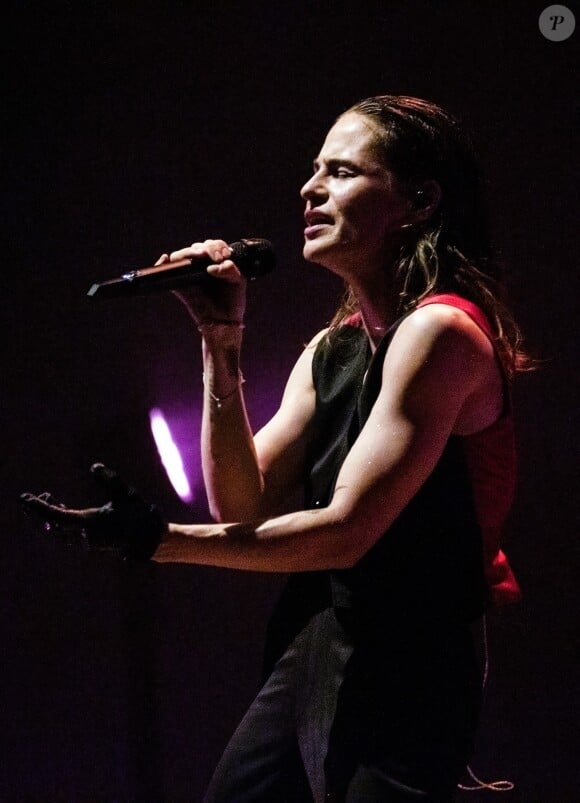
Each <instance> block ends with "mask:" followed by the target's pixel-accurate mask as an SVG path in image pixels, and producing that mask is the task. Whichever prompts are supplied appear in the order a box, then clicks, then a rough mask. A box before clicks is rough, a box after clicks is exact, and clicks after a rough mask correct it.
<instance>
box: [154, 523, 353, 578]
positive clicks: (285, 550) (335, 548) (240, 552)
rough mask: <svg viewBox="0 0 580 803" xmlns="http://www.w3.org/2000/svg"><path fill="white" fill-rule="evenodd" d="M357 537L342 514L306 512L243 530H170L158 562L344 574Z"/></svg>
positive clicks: (222, 527)
mask: <svg viewBox="0 0 580 803" xmlns="http://www.w3.org/2000/svg"><path fill="white" fill-rule="evenodd" d="M353 547H354V545H353V531H352V528H351V527H350V526H349V524H348V521H347V520H346V519H345V518H344V517H340V516H339V515H338V514H337V512H336V510H334V509H332V508H323V509H320V510H303V511H298V512H296V513H287V514H285V515H283V516H277V517H275V518H272V519H267V520H264V521H256V522H246V523H238V524H209V525H205V524H173V523H172V524H169V525H168V531H167V535H166V537H165V538H164V539H163V541H162V543H161V544H160V546H159V547H158V549H157V551H156V552H155V554H154V556H153V560H155V561H157V562H159V563H193V564H198V565H207V566H220V567H223V568H229V569H242V570H249V571H259V572H284V573H286V572H301V571H318V570H324V569H343V568H347V567H348V566H350V565H351V563H352V556H353V555H354V554H355V551H356V550H355V549H354V548H353Z"/></svg>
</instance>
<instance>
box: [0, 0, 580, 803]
mask: <svg viewBox="0 0 580 803" xmlns="http://www.w3.org/2000/svg"><path fill="white" fill-rule="evenodd" d="M546 5H548V3H547V2H544V3H542V2H540V3H538V2H530V1H529V0H528V1H527V2H523V1H522V2H520V1H519V0H508V1H507V2H504V3H495V2H491V0H490V2H466V0H449V1H448V2H445V1H444V0H440V1H439V2H436V1H435V0H432V1H431V2H430V1H429V0H407V2H403V1H402V0H397V1H396V2H388V0H385V2H382V3H365V2H359V3H351V4H346V5H344V6H343V5H339V4H338V3H325V2H297V3H294V4H290V3H288V4H287V5H284V4H275V3H269V4H268V3H264V4H261V5H260V4H248V3H242V4H240V6H239V7H237V8H236V7H234V6H233V5H230V4H226V3H221V4H220V3H216V4H215V6H214V7H213V8H211V7H210V6H209V5H208V6H203V5H199V4H194V3H167V4H161V3H158V4H148V3H134V4H133V3H124V4H120V5H119V4H113V3H93V2H84V3H79V4H73V3H70V4H67V3H61V4H59V5H55V4H40V3H26V2H22V3H17V4H14V3H13V4H12V5H11V6H8V7H6V6H5V7H4V11H3V12H2V14H3V15H4V25H3V30H2V44H3V48H2V49H3V51H4V54H5V56H6V61H7V65H6V67H5V69H4V71H3V75H4V79H5V82H6V84H5V86H6V95H5V100H4V103H3V112H4V125H3V130H2V135H3V140H4V146H3V155H2V160H3V165H2V174H3V177H4V179H5V188H6V191H5V193H4V199H5V202H4V206H5V208H4V210H3V221H4V223H5V229H6V235H7V236H6V238H5V245H4V255H3V256H4V259H3V266H2V271H3V281H2V297H1V305H0V306H1V311H2V332H3V344H4V346H5V348H4V349H3V357H2V367H1V370H2V374H1V375H2V377H3V383H2V384H3V394H2V395H3V401H2V413H3V420H2V433H3V449H2V457H3V459H2V477H1V486H0V487H1V489H2V496H3V501H2V507H1V510H2V537H1V540H0V550H1V552H0V559H1V568H0V572H1V575H0V582H1V586H0V588H1V591H0V594H1V598H0V625H1V634H0V637H1V644H2V647H3V658H2V662H1V666H2V669H1V673H2V674H1V677H0V734H1V738H2V744H1V745H0V748H1V749H0V799H1V800H2V801H8V802H9V803H18V802H19V801H34V802H35V803H36V802H38V803H45V801H46V802H50V803H52V802H53V801H66V802H67V803H68V802H69V801H70V802H71V803H73V802H76V801H79V802H80V801H83V802H84V801H95V802H99V801H107V803H113V801H122V802H124V801H133V800H135V801H142V800H152V801H164V800H166V801H170V803H179V802H180V801H197V800H199V799H200V795H201V793H202V789H203V788H204V786H205V783H206V782H207V779H208V777H209V775H210V773H211V769H212V767H213V765H214V763H215V762H216V760H217V758H218V756H219V754H220V751H221V749H222V747H223V745H224V744H225V742H226V740H227V738H228V735H229V734H230V732H231V730H232V728H233V727H234V725H235V723H236V722H237V720H238V719H239V717H240V716H241V714H242V712H243V710H244V708H245V707H246V705H247V704H248V703H249V702H250V700H251V698H252V696H253V694H254V692H255V690H256V685H257V682H258V676H259V663H260V651H261V644H262V638H263V633H264V628H265V622H266V620H267V616H268V612H269V610H270V608H271V605H272V602H273V599H274V598H275V594H276V591H277V589H278V587H279V585H280V582H281V578H277V577H264V576H260V575H254V574H242V573H236V572H225V571H218V570H214V569H201V568H196V567H187V566H162V567H159V566H142V567H135V566H127V565H118V564H116V563H114V562H112V561H109V560H105V559H98V560H88V559H87V557H86V556H83V555H79V554H71V553H70V552H65V553H63V551H62V549H61V548H59V547H57V546H55V545H54V544H51V543H50V541H49V540H48V539H47V538H43V537H41V535H39V534H38V533H35V532H34V531H33V528H31V527H30V525H29V523H28V522H27V521H26V520H25V519H24V517H23V516H22V515H21V513H20V511H19V509H18V506H17V503H16V501H15V500H16V499H17V496H18V494H19V493H20V492H21V491H23V490H33V491H40V490H44V489H46V488H50V490H52V491H53V493H54V494H55V495H56V496H58V497H60V498H64V499H66V500H67V501H68V502H70V503H73V504H76V503H84V502H86V501H87V500H88V499H90V500H94V499H95V492H94V489H93V487H92V485H91V482H90V479H89V478H88V467H89V466H90V464H91V463H92V462H94V461H95V460H97V459H99V460H103V461H104V462H106V463H108V464H110V465H112V466H115V467H116V468H118V469H119V471H121V472H122V473H123V474H124V475H125V476H127V477H129V478H131V480H133V481H134V482H135V484H136V485H137V486H138V487H139V488H140V489H141V490H142V492H143V493H144V494H145V495H146V496H147V497H149V498H152V499H155V500H157V501H158V502H160V504H161V505H162V506H163V508H164V510H165V512H166V514H167V515H168V516H169V517H170V518H172V519H174V520H179V521H203V520H205V519H206V518H207V511H206V504H205V500H204V497H203V491H202V489H201V487H200V486H199V455H198V448H197V443H196V440H197V433H198V429H199V411H200V403H201V375H200V374H201V368H200V356H199V344H198V336H197V332H196V331H195V330H194V328H193V327H192V326H191V324H190V321H189V320H188V318H187V316H186V314H185V312H184V311H183V309H182V308H181V307H180V306H179V304H178V302H177V301H176V300H175V299H173V298H172V297H171V296H170V295H156V296H151V297H147V298H138V299H137V298H135V299H129V300H123V301H120V300H115V301H109V302H102V303H99V302H96V301H89V300H88V299H87V298H86V292H87V290H88V288H89V286H90V285H91V283H92V282H93V281H97V280H104V279H108V278H112V277H113V276H117V275H119V274H120V273H121V272H123V271H124V270H125V269H126V268H130V267H143V266H145V265H149V264H152V262H153V261H154V260H155V259H156V258H157V256H158V255H159V254H160V253H161V252H162V251H164V250H168V249H169V250H171V249H175V248H178V247H182V246H184V245H187V244H189V243H190V242H192V241H193V240H195V239H200V238H201V239H204V238H205V237H210V236H219V237H224V238H225V239H226V240H230V241H231V240H234V239H238V238H239V237H243V236H248V235H252V234H257V235H261V236H264V237H267V238H268V239H271V240H272V241H273V243H274V245H275V248H276V252H277V254H278V260H279V268H278V269H277V271H276V272H275V273H273V274H271V275H270V276H268V277H266V278H264V279H262V280H260V281H259V282H256V283H255V284H254V285H253V286H252V288H251V293H250V302H249V313H248V322H247V323H248V326H247V344H246V347H245V357H244V373H245V375H246V379H247V384H246V388H247V396H248V403H249V408H250V411H251V415H252V421H253V423H254V425H255V426H259V425H260V424H261V423H263V422H264V421H265V420H266V419H267V417H268V416H269V415H270V414H271V413H272V412H273V411H274V409H275V407H276V404H277V402H278V399H279V396H280V393H281V390H282V387H283V383H284V380H285V377H286V376H287V374H288V371H289V368H290V366H291V365H292V363H293V361H294V360H295V359H296V357H297V356H298V354H299V352H300V350H301V347H302V344H303V342H304V341H305V340H306V339H308V338H309V337H310V336H311V335H312V334H313V333H314V332H315V331H317V330H318V329H319V328H320V327H321V326H322V325H324V324H325V323H326V321H327V320H328V318H329V317H330V315H331V313H332V310H333V308H334V307H335V305H336V303H337V299H338V297H339V295H340V291H341V288H340V286H339V285H338V284H337V283H336V282H335V280H334V279H332V278H331V277H329V276H327V275H325V274H324V272H323V271H322V270H320V269H317V268H315V267H314V266H309V265H306V264H305V263H303V261H302V259H301V242H302V219H301V211H302V204H301V201H300V199H299V196H298V189H299V187H300V186H301V184H302V183H303V182H304V181H305V180H306V178H307V177H308V175H309V170H310V163H311V160H312V158H313V157H314V156H315V155H316V153H317V151H318V148H319V147H320V144H321V142H322V139H323V137H324V135H325V133H326V130H327V129H328V127H329V126H330V124H331V122H332V121H333V119H334V118H335V117H336V116H337V115H338V114H339V113H340V112H341V111H342V110H343V109H344V108H346V107H347V106H349V105H350V104H351V103H353V102H354V101H356V100H358V99H360V98H361V97H365V96H368V95H372V94H378V93H384V92H388V93H393V94H396V93H400V94H414V95H419V96H423V97H426V98H429V99H432V100H435V101H437V102H440V103H442V104H443V105H445V106H448V107H449V108H450V109H451V110H453V111H455V112H456V113H457V114H459V115H460V116H461V117H462V118H463V120H464V122H465V123H466V124H467V125H468V126H469V127H470V128H471V129H472V130H473V131H474V133H475V140H476V143H477V146H478V148H479V151H480V153H481V158H482V162H483V164H484V167H485V169H486V171H487V175H488V176H489V181H490V199H491V213H492V218H493V223H494V231H495V240H496V244H497V247H498V251H499V253H500V256H501V258H502V259H503V261H504V262H505V264H506V266H507V267H508V270H509V285H510V291H511V298H512V304H513V307H514V310H515V313H516V315H517V317H518V319H519V321H520V323H521V325H522V327H523V328H524V331H525V332H526V334H527V336H528V345H529V347H530V349H531V350H532V351H533V352H534V353H535V354H537V355H539V356H540V358H541V360H542V363H541V368H540V370H538V371H536V372H535V373H533V374H527V375H523V376H521V377H520V378H519V379H518V380H517V382H516V384H515V390H514V394H515V405H516V409H517V427H518V429H517V437H518V446H519V453H520V482H519V494H518V499H517V504H516V507H515V509H514V511H513V516H512V518H511V523H510V529H509V532H508V533H507V535H506V549H507V551H508V553H509V555H510V557H511V560H512V563H513V565H514V568H515V570H516V572H517V574H518V576H519V578H520V581H521V584H522V586H523V590H524V599H523V602H522V603H521V604H519V605H518V606H516V607H514V608H512V609H510V610H508V611H504V612H502V613H499V614H498V613H495V614H493V615H491V616H490V622H489V625H490V634H489V639H490V652H491V675H490V680H489V685H488V690H487V699H486V708H485V712H484V721H483V724H482V729H481V734H480V744H479V747H478V752H477V755H476V756H475V757H474V760H473V768H474V770H475V772H476V773H477V774H478V775H479V776H480V777H482V778H484V779H485V780H489V781H492V780H496V779H503V778H508V779H510V780H511V781H513V782H514V783H515V784H516V788H515V790H514V791H513V792H507V793H504V795H503V799H505V800H506V801H508V800H509V801H512V803H513V801H526V803H573V801H577V800H578V799H580V798H579V795H580V793H579V792H578V781H579V780H580V779H579V777H578V771H577V766H578V751H579V748H580V738H579V734H578V723H577V720H578V714H579V710H578V702H579V700H578V674H577V660H576V644H577V641H578V628H577V621H578V608H579V606H578V603H577V585H578V584H577V571H578V566H579V560H578V558H579V547H578V543H579V541H578V532H577V526H576V525H577V521H578V515H577V514H578V492H577V485H578V469H577V465H578V462H577V431H578V428H577V423H578V393H577V391H578V382H577V377H578V368H577V360H578V356H579V354H578V341H577V333H576V325H575V324H576V319H577V317H578V312H579V305H578V290H579V286H578V284H579V283H578V264H577V254H578V251H579V246H580V242H579V234H578V232H579V226H578V204H577V198H578V192H577V185H578V159H577V146H578V122H579V120H578V97H579V81H578V67H579V58H578V54H579V47H578V42H579V38H578V37H579V36H580V31H578V30H577V31H576V33H575V34H574V35H573V36H572V37H571V38H570V39H568V40H567V41H565V42H561V43H555V42H550V41H548V40H546V39H545V38H544V37H543V36H542V35H541V34H540V32H539V30H538V24H537V20H538V16H539V14H540V12H541V11H542V9H543V8H544V7H545V6H546ZM567 5H568V7H569V8H571V9H572V10H573V11H574V12H575V14H576V19H577V21H578V22H579V23H580V6H579V5H578V2H577V1H576V0H575V1H574V2H571V0H570V2H568V3H567ZM8 11H10V14H11V16H9V14H8ZM153 406H160V407H161V408H162V409H163V410H164V411H165V413H166V414H167V416H168V417H169V419H170V422H171V424H172V425H173V426H174V427H175V431H176V437H177V436H178V437H179V439H180V441H179V442H180V444H181V445H183V446H184V447H185V451H186V463H187V466H188V470H189V473H190V476H192V477H193V478H194V480H195V481H196V483H197V486H196V487H197V495H196V499H195V501H194V502H193V503H192V505H191V506H189V507H187V506H186V505H184V504H183V503H181V502H180V501H179V500H178V499H177V498H176V496H175V494H174V493H173V491H172V489H171V487H170V485H169V483H168V481H167V479H166V477H165V474H164V471H163V469H162V468H161V467H160V465H159V461H158V458H157V455H156V452H155V447H154V445H153V443H152V439H151V435H150V432H149V423H148V411H149V409H150V408H151V407H153ZM490 797H493V793H492V792H490V791H485V792H474V793H460V798H461V799H462V800H463V799H465V800H472V801H480V800H487V799H488V798H490Z"/></svg>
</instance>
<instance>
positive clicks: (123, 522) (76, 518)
mask: <svg viewBox="0 0 580 803" xmlns="http://www.w3.org/2000/svg"><path fill="white" fill-rule="evenodd" d="M91 474H92V475H93V477H94V478H95V480H96V482H97V483H98V484H99V485H100V486H101V487H102V488H103V489H105V491H106V492H107V494H108V495H109V497H110V501H109V502H107V503H106V504H105V505H102V506H101V507H88V508H82V509H73V508H68V507H66V506H65V505H63V504H61V503H59V502H57V501H56V500H55V499H54V498H53V497H52V496H51V494H49V493H42V494H38V495H35V494H31V493H24V494H22V495H21V497H20V502H21V504H22V506H23V507H24V509H25V510H26V511H27V512H31V513H33V514H34V515H36V516H38V517H39V518H41V519H42V520H43V521H44V526H45V529H46V530H47V532H50V533H51V534H54V535H55V536H56V537H59V538H61V539H62V540H65V541H66V542H67V543H69V544H71V543H72V544H75V543H77V544H78V545H79V546H81V547H83V548H85V549H87V550H89V551H95V552H106V553H110V554H114V555H117V556H119V557H121V558H123V559H137V560H148V559H149V558H151V556H152V555H153V553H154V552H155V550H156V549H157V547H158V546H159V544H160V543H161V540H162V538H163V536H164V535H165V533H166V531H167V525H166V522H165V520H164V518H163V516H162V515H161V512H160V511H159V509H158V508H157V507H156V506H155V505H151V504H149V503H148V502H146V501H145V500H144V499H143V498H142V497H141V496H140V495H139V493H138V492H137V491H136V490H135V488H133V487H131V486H130V485H127V484H126V483H125V482H124V481H123V480H122V479H121V478H120V477H119V475H118V474H117V473H116V472H115V471H112V470H111V469H109V468H107V467H106V466H104V465H103V464H102V463H95V464H94V465H93V466H91Z"/></svg>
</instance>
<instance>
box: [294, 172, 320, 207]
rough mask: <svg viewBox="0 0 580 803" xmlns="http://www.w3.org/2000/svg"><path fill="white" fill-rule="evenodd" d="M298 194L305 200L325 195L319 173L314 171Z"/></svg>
mask: <svg viewBox="0 0 580 803" xmlns="http://www.w3.org/2000/svg"><path fill="white" fill-rule="evenodd" d="M300 195H301V196H302V198H303V199H304V200H305V201H314V200H316V199H317V198H318V199H320V198H321V197H324V195H325V189H324V187H323V185H322V182H321V180H320V173H319V172H318V171H316V172H315V173H313V174H312V175H311V176H310V178H309V179H308V181H307V182H306V184H305V185H304V186H303V187H302V189H301V190H300Z"/></svg>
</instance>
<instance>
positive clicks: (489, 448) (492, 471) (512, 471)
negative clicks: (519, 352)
mask: <svg viewBox="0 0 580 803" xmlns="http://www.w3.org/2000/svg"><path fill="white" fill-rule="evenodd" d="M428 304H447V305H448V306H451V307H456V308H457V309H460V310H462V311H463V312H465V313H466V314H467V315H469V317H470V318H471V319H472V321H474V322H475V323H476V324H477V325H478V326H479V328H480V329H481V330H482V331H483V332H484V333H485V334H486V335H487V337H488V338H489V339H490V341H491V343H492V344H493V345H494V348H495V344H494V338H493V332H492V329H491V326H490V324H489V321H488V319H487V318H486V316H485V315H484V314H483V312H482V311H481V309H480V308H479V307H478V306H477V305H476V304H474V303H473V302H471V301H467V299H465V298H462V297H461V296H458V295H455V294H454V293H445V294H440V295H432V296H428V297H427V298H425V299H423V301H421V302H420V303H419V305H418V306H419V307H424V306H427V305H428ZM496 354H497V350H496ZM498 363H499V356H498ZM499 364H500V365H501V363H499ZM505 385H506V387H505V390H504V393H505V403H504V410H503V412H502V414H501V415H500V417H499V418H498V419H497V421H495V422H494V423H493V424H491V426H489V427H486V429H483V430H481V431H480V432H475V433H474V434H473V435H466V436H462V438H461V441H462V444H463V449H464V453H465V457H466V461H467V466H468V469H469V474H470V477H471V483H472V487H473V497H474V502H475V509H476V512H477V518H478V522H479V526H480V528H481V533H482V540H483V549H484V571H485V579H486V581H487V583H488V585H489V588H490V592H491V601H492V602H493V603H494V604H498V605H502V604H505V603H508V602H515V601H517V600H518V599H520V597H521V592H520V588H519V585H518V582H517V580H516V578H515V576H514V573H513V571H512V569H511V567H510V565H509V563H508V560H507V557H506V556H505V554H504V553H503V552H502V550H501V549H500V540H501V535H502V532H503V528H504V524H505V521H506V519H507V515H508V513H509V510H510V508H511V505H512V502H513V498H514V492H515V485H516V452H515V443H514V427H513V418H512V410H511V401H510V398H509V393H508V389H507V382H506V383H505Z"/></svg>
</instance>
